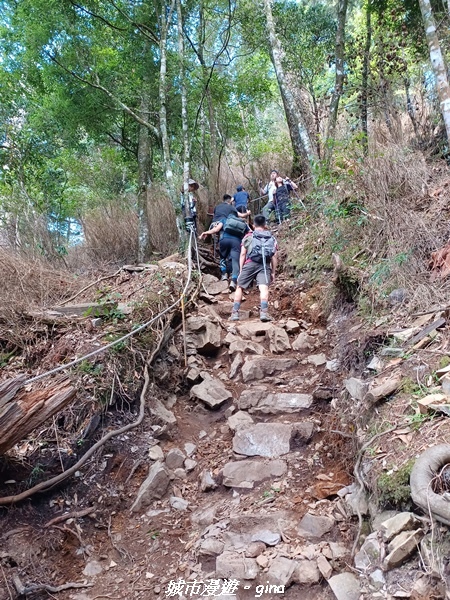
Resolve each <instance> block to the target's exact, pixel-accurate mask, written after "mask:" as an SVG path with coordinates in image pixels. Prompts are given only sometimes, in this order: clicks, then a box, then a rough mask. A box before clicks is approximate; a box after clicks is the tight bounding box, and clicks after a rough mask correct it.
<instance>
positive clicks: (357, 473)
mask: <svg viewBox="0 0 450 600" xmlns="http://www.w3.org/2000/svg"><path fill="white" fill-rule="evenodd" d="M397 427H398V425H397V423H396V424H395V425H394V426H393V427H389V429H386V431H382V432H381V433H377V434H376V435H374V436H373V437H371V438H370V440H368V441H367V442H366V443H365V444H363V446H362V447H361V450H360V451H359V452H358V457H357V459H356V462H355V466H354V468H353V472H354V474H355V479H356V483H357V485H358V491H359V493H362V492H364V490H365V488H366V485H365V482H364V478H363V476H362V475H361V471H360V467H361V462H362V459H363V456H364V453H365V451H366V450H367V448H370V446H371V445H372V444H373V443H374V441H375V440H377V439H378V438H380V437H381V436H383V435H386V433H390V432H391V431H394V430H395V429H397ZM356 512H357V516H358V531H357V532H356V536H355V539H354V542H353V546H352V553H351V557H352V558H353V557H354V556H355V553H356V548H357V546H358V542H359V538H360V536H361V530H362V525H363V518H362V514H361V512H360V510H359V508H358V506H357V505H356Z"/></svg>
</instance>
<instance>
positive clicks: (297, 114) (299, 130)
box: [264, 0, 313, 175]
mask: <svg viewBox="0 0 450 600" xmlns="http://www.w3.org/2000/svg"><path fill="white" fill-rule="evenodd" d="M264 9H265V15H266V24H267V32H268V34H269V52H270V58H271V60H272V64H273V67H274V69H275V74H276V76H277V81H278V87H279V88H280V94H281V99H282V101H283V106H284V112H285V114H286V121H287V124H288V127H289V134H290V138H291V142H292V149H293V153H294V156H293V159H294V162H293V173H294V174H295V175H297V174H298V175H300V174H306V173H307V172H308V171H309V158H310V157H311V158H312V155H313V153H312V146H311V141H310V139H309V134H308V131H307V128H306V126H305V120H304V118H303V115H302V114H301V111H300V110H299V108H298V106H297V104H296V101H295V98H294V95H293V93H292V91H291V89H290V87H289V83H288V81H287V78H286V74H285V72H284V68H283V64H282V55H283V52H282V49H281V44H280V41H279V39H278V37H277V35H276V32H275V23H274V20H273V14H272V7H271V0H264Z"/></svg>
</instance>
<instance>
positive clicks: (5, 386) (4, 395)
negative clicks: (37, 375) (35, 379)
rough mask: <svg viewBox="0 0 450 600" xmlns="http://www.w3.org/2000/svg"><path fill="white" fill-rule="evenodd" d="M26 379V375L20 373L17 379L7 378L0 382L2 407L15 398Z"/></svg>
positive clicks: (0, 403) (0, 405)
mask: <svg viewBox="0 0 450 600" xmlns="http://www.w3.org/2000/svg"><path fill="white" fill-rule="evenodd" d="M25 381H26V376H25V375H20V376H19V377H16V378H15V379H7V380H6V381H4V382H3V383H2V384H0V409H1V408H2V407H3V406H5V404H7V403H8V402H9V401H10V400H12V399H13V398H14V396H15V395H16V392H17V391H18V390H20V388H21V387H22V386H23V384H24V383H25Z"/></svg>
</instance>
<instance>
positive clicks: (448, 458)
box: [410, 444, 450, 525]
mask: <svg viewBox="0 0 450 600" xmlns="http://www.w3.org/2000/svg"><path fill="white" fill-rule="evenodd" d="M448 463H450V444H438V445H437V446H433V447H432V448H428V450H425V452H423V453H422V454H421V455H420V456H419V458H418V459H417V460H416V462H415V463H414V466H413V468H412V471H411V477H410V485H411V498H412V499H413V500H414V502H415V503H416V504H417V506H420V508H421V509H422V510H423V511H424V512H425V514H429V515H430V517H432V518H433V519H436V520H437V521H440V522H441V523H444V524H445V525H450V502H449V501H448V500H446V499H445V498H444V497H443V496H440V495H439V494H436V493H435V492H434V491H433V489H432V482H433V479H434V478H435V477H436V476H437V474H438V473H439V471H440V470H441V468H442V467H443V466H444V465H446V464H448Z"/></svg>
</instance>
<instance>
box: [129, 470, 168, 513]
mask: <svg viewBox="0 0 450 600" xmlns="http://www.w3.org/2000/svg"><path fill="white" fill-rule="evenodd" d="M169 485H170V476H169V471H168V469H167V468H166V467H165V466H164V465H163V464H162V463H161V462H156V463H155V464H154V465H152V466H151V467H150V471H149V473H148V476H147V479H146V480H145V481H144V482H143V483H142V485H141V487H140V488H139V491H138V494H137V498H136V500H135V501H134V504H133V505H132V507H131V510H132V511H133V512H137V511H139V510H141V508H144V507H146V506H148V505H149V504H150V503H151V502H153V500H159V499H160V498H162V497H163V496H164V494H165V493H166V492H167V489H168V487H169Z"/></svg>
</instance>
